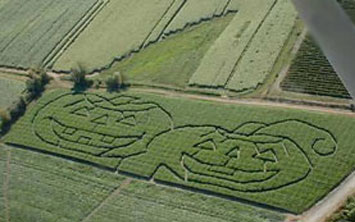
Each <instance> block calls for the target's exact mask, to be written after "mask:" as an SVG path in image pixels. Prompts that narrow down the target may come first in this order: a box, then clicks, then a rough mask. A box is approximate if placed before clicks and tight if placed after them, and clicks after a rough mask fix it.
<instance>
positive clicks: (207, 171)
mask: <svg viewBox="0 0 355 222" xmlns="http://www.w3.org/2000/svg"><path fill="white" fill-rule="evenodd" d="M32 123H33V131H34V132H35V135H36V136H37V137H38V138H39V139H40V140H41V141H43V142H45V143H47V144H50V145H51V146H55V147H56V148H59V149H65V150H71V151H73V152H77V153H81V154H84V155H85V156H93V157H95V158H96V159H97V158H106V159H107V158H111V159H113V160H116V159H119V163H118V166H117V167H118V170H120V171H123V172H130V173H136V170H137V169H139V175H140V176H144V177H147V178H155V179H162V178H159V177H160V176H159V175H161V174H160V173H159V172H161V170H165V172H166V170H167V171H168V172H170V173H171V175H173V177H174V178H175V179H180V180H181V182H183V183H187V184H189V183H191V184H194V185H195V186H203V187H205V186H213V187H219V188H222V189H228V190H232V191H238V192H266V191H271V190H276V189H280V188H283V187H287V186H290V185H293V184H295V183H298V182H300V181H302V180H304V179H306V178H307V176H309V175H310V174H311V173H312V170H313V169H314V167H315V166H316V165H317V164H318V162H319V161H320V160H321V159H322V158H324V157H328V156H330V155H332V154H334V153H335V151H336V149H337V142H336V139H335V138H334V136H333V135H332V134H331V133H330V132H328V131H327V130H325V129H322V128H320V127H317V126H315V125H312V124H310V123H308V122H304V121H300V120H284V121H279V122H274V123H270V124H266V123H262V122H247V123H244V124H242V125H240V126H238V127H237V128H236V129H234V130H229V129H226V128H224V127H223V126H216V125H193V124H189V125H180V126H174V123H173V117H172V115H171V114H170V113H169V112H168V111H167V110H165V108H164V107H162V106H161V105H160V104H158V103H155V102H147V101H144V100H142V99H140V98H138V97H134V96H126V95H121V94H119V95H117V94H113V95H112V96H111V97H110V98H109V97H105V96H101V95H96V94H90V93H86V94H74V95H72V94H67V95H63V96H61V97H59V98H56V99H54V100H52V101H51V102H49V103H48V104H45V105H44V106H42V108H40V109H39V110H38V111H37V113H36V115H34V118H33V119H32ZM106 159H105V160H106ZM163 179H164V178H163Z"/></svg>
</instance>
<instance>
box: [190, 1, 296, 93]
mask: <svg viewBox="0 0 355 222" xmlns="http://www.w3.org/2000/svg"><path fill="white" fill-rule="evenodd" d="M237 2H238V3H239V4H240V5H239V7H238V8H239V9H240V12H239V13H237V15H236V16H235V18H234V20H233V21H232V22H231V23H230V25H229V27H228V28H226V29H225V31H224V33H222V34H221V36H220V37H219V39H218V40H217V41H216V42H215V45H213V46H212V47H211V48H210V50H209V52H208V53H206V56H205V58H204V59H203V60H202V62H201V65H200V67H199V68H198V69H197V71H196V73H195V74H194V75H193V76H192V78H191V79H190V85H192V86H202V87H207V88H208V87H214V88H226V89H228V90H231V91H236V92H245V91H251V90H254V89H256V88H257V87H258V86H259V85H261V84H262V83H263V82H264V81H265V79H266V78H267V77H268V75H269V74H270V72H271V70H272V68H273V66H274V64H275V62H276V60H277V59H278V56H279V54H280V52H281V50H282V48H283V46H284V44H285V42H286V41H287V40H288V37H289V35H290V33H291V31H292V29H293V27H294V24H295V21H296V12H295V10H294V8H293V6H292V4H291V2H289V1H277V0H276V1H275V0H270V1H253V2H251V1H237ZM236 27H239V28H236Z"/></svg>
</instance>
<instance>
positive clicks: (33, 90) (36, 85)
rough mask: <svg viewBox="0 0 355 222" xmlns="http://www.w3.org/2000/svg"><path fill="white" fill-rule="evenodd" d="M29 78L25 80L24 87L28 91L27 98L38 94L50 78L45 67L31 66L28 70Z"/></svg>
mask: <svg viewBox="0 0 355 222" xmlns="http://www.w3.org/2000/svg"><path fill="white" fill-rule="evenodd" d="M29 76H30V79H28V80H27V81H26V89H27V91H28V93H29V96H28V98H29V99H33V98H35V97H37V96H39V95H40V94H41V93H42V92H43V91H44V89H45V85H46V84H48V83H49V82H50V80H51V78H50V77H49V76H48V74H47V72H46V70H45V69H42V68H36V69H34V68H31V69H30V71H29Z"/></svg>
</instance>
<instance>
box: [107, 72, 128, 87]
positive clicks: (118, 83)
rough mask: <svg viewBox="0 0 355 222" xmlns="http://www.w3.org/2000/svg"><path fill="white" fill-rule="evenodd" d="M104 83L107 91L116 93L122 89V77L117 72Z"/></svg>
mask: <svg viewBox="0 0 355 222" xmlns="http://www.w3.org/2000/svg"><path fill="white" fill-rule="evenodd" d="M105 83H106V87H107V90H108V91H118V90H119V89H122V88H123V87H124V80H123V76H122V75H121V73H119V72H118V73H115V74H113V75H112V76H110V77H108V78H107V79H106V82H105Z"/></svg>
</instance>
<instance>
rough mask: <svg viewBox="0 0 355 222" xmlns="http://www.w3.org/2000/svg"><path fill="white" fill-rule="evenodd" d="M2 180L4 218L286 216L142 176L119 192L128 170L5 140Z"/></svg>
mask: <svg viewBox="0 0 355 222" xmlns="http://www.w3.org/2000/svg"><path fill="white" fill-rule="evenodd" d="M0 181H1V183H0V186H1V189H0V200H1V201H0V221H11V222H24V221H26V222H27V221H28V222H30V221H31V222H32V221H36V222H75V221H83V219H84V218H86V217H87V216H88V215H89V214H90V213H92V217H91V219H88V220H87V221H88V222H94V221H95V222H113V221H115V222H116V221H118V220H119V221H124V222H130V221H132V222H133V221H147V222H158V221H169V220H172V219H174V221H177V222H180V221H181V222H182V221H184V222H195V221H206V222H227V221H236V222H237V221H243V222H277V221H282V219H283V218H282V217H281V216H279V215H278V214H276V213H272V212H269V211H266V210H261V209H256V208H254V207H249V206H245V205H243V204H240V203H237V202H230V201H227V200H223V199H219V198H212V197H206V196H204V195H202V194H194V193H187V192H184V191H179V190H175V189H170V188H165V187H158V186H156V185H153V184H146V183H142V182H138V181H132V182H131V184H128V185H127V186H125V187H124V188H122V189H121V190H120V192H119V193H118V192H115V190H117V188H120V187H121V185H122V184H123V183H126V181H127V179H126V178H124V177H123V176H118V175H116V174H113V173H110V172H108V171H104V170H100V169H97V168H95V167H90V166H87V165H83V164H79V163H75V162H71V161H66V160H63V159H60V158H56V157H52V156H48V155H43V154H40V153H36V152H31V151H25V150H21V149H14V148H11V147H5V146H0ZM122 187H123V186H122ZM113 193H115V195H112V194H113ZM110 195H111V196H110ZM106 199H107V200H108V201H107V202H106V203H104V204H102V206H101V207H99V210H97V211H96V212H93V210H94V209H96V208H98V206H100V205H101V203H102V202H103V201H104V200H106Z"/></svg>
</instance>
